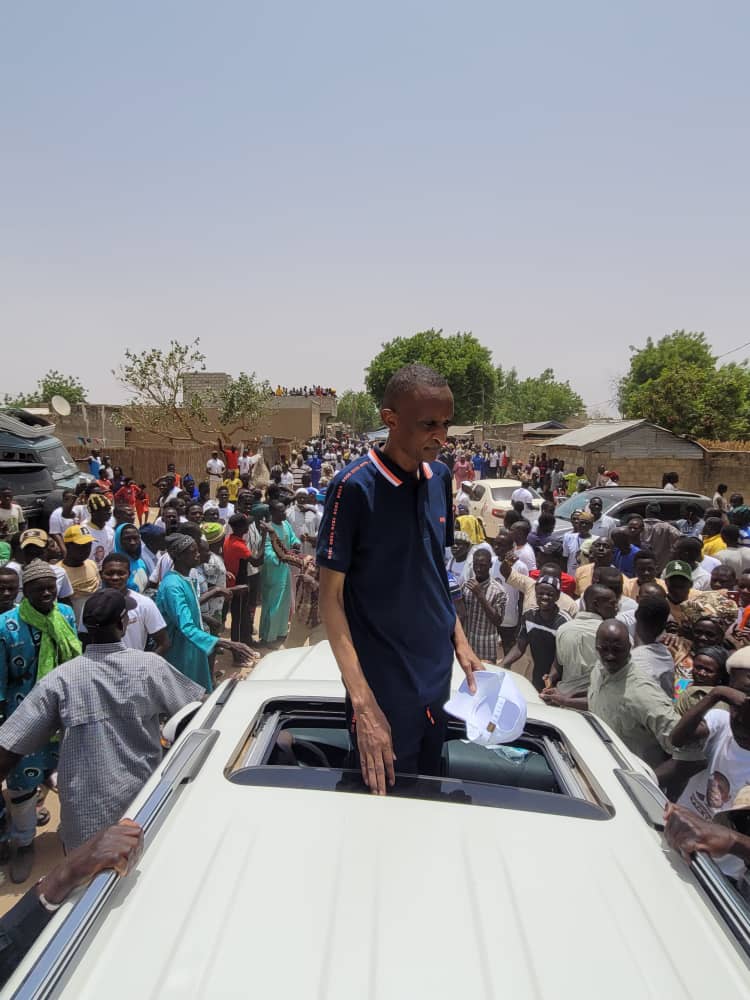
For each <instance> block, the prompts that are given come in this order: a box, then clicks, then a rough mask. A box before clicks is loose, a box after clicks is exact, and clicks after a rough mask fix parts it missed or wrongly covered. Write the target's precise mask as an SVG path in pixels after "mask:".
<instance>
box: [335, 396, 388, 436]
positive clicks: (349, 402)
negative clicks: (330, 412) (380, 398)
mask: <svg viewBox="0 0 750 1000" xmlns="http://www.w3.org/2000/svg"><path fill="white" fill-rule="evenodd" d="M336 414H337V415H336V419H337V420H340V421H341V423H342V424H348V425H349V426H350V427H351V428H352V430H353V431H354V432H355V434H359V433H361V432H362V431H374V430H375V428H377V427H379V426H380V424H381V420H380V411H379V410H378V408H377V406H376V405H375V400H374V399H373V398H372V396H371V395H370V393H369V392H354V391H353V390H352V389H347V391H346V392H344V393H342V394H341V396H339V399H338V404H337V406H336Z"/></svg>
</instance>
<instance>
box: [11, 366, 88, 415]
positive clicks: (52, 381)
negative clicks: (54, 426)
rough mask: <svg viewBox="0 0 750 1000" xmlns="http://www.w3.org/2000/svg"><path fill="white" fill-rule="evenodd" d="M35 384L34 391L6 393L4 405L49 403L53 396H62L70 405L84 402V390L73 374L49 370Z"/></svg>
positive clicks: (39, 404)
mask: <svg viewBox="0 0 750 1000" xmlns="http://www.w3.org/2000/svg"><path fill="white" fill-rule="evenodd" d="M36 385H37V387H36V392H29V393H26V394H23V395H20V396H12V395H9V394H7V393H6V396H5V405H6V406H42V405H43V404H44V403H49V401H50V400H51V399H52V397H53V396H62V397H63V398H64V399H67V401H68V402H69V403H70V404H71V405H72V404H73V403H85V402H86V390H85V389H84V387H83V386H82V385H81V383H80V381H79V380H78V379H77V378H75V376H73V375H63V374H62V372H58V371H55V370H51V371H48V372H47V374H46V375H44V376H43V377H42V378H40V379H39V381H38V382H37V384H36Z"/></svg>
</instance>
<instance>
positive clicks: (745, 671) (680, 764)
mask: <svg viewBox="0 0 750 1000" xmlns="http://www.w3.org/2000/svg"><path fill="white" fill-rule="evenodd" d="M555 464H556V463H553V469H554V465H555ZM605 488H606V487H602V489H603V490H604V489H605ZM727 492H728V491H727V489H726V487H725V486H723V485H722V486H721V487H720V488H719V489H718V490H717V493H716V496H715V497H714V501H716V500H717V498H718V499H721V498H722V497H723V495H724V494H725V493H727ZM604 495H605V496H606V494H604ZM458 510H459V512H460V511H463V513H459V514H458V516H457V518H456V531H455V535H454V544H453V546H452V547H451V549H450V551H449V552H448V553H447V554H446V568H447V570H448V576H449V582H450V585H451V593H452V595H453V599H454V602H455V606H456V611H457V614H458V616H459V618H460V620H461V621H462V623H463V627H464V631H465V633H466V636H467V638H468V640H469V642H470V644H471V646H472V648H473V649H474V650H475V652H476V653H477V655H478V656H479V657H481V659H482V660H484V661H486V662H490V663H501V664H502V665H503V666H504V667H506V668H510V669H512V670H515V671H520V672H522V673H524V674H525V675H526V676H527V677H528V678H529V679H530V680H531V682H532V683H533V685H534V687H536V689H537V690H538V691H539V693H540V697H541V698H542V699H543V701H545V702H546V703H547V704H549V705H555V706H560V707H564V708H568V709H573V710H576V709H577V710H580V709H588V710H590V711H592V712H594V713H595V714H596V715H598V716H599V717H600V718H601V719H603V720H605V721H606V722H607V723H608V725H610V726H611V728H612V729H613V730H614V731H615V732H616V733H617V734H618V735H619V736H620V737H621V739H622V740H623V741H624V743H625V744H626V745H627V746H628V747H629V749H631V750H632V751H633V752H634V753H636V754H637V755H638V756H639V757H640V758H642V759H643V760H644V761H646V762H647V763H648V764H649V765H650V766H651V767H652V768H653V769H654V772H655V774H656V777H657V779H658V780H659V782H660V784H661V785H662V787H663V789H664V790H665V792H666V793H667V795H668V797H669V798H670V800H671V801H673V802H674V803H676V808H677V811H673V813H672V816H673V818H672V821H671V822H672V826H673V827H675V828H679V829H680V830H682V831H683V834H684V836H687V834H686V833H685V831H686V830H688V831H692V834H693V835H694V836H697V835H698V834H697V833H696V831H703V834H705V833H706V828H705V823H706V822H707V821H713V820H714V819H718V820H719V821H720V822H722V823H726V824H728V825H729V826H730V827H731V829H732V830H733V831H734V832H735V833H737V834H738V835H739V836H740V840H741V839H742V836H744V835H745V834H746V833H748V832H750V831H749V830H748V829H746V827H748V826H750V698H749V697H748V696H749V695H750V507H748V506H746V505H745V503H744V499H743V497H742V496H741V495H740V494H733V495H732V496H731V498H730V502H729V503H724V504H722V505H721V506H719V505H718V504H717V505H716V506H714V507H712V508H709V509H707V510H704V509H703V507H702V506H699V505H697V504H696V505H689V506H688V507H687V510H686V517H685V518H683V519H681V520H678V521H677V522H675V523H671V522H669V521H667V520H664V519H663V518H662V516H661V510H660V507H659V505H658V504H656V503H652V504H649V505H648V506H647V507H646V510H645V516H644V517H641V516H639V515H636V514H633V515H631V516H629V517H626V518H625V519H624V521H623V523H620V522H619V521H617V520H615V519H613V518H609V517H607V515H606V514H605V513H604V512H603V510H604V505H603V503H602V497H601V496H597V495H596V494H594V495H591V494H589V502H588V505H587V506H586V508H585V509H583V510H581V511H578V512H575V513H573V515H572V517H571V527H570V530H569V531H567V532H566V533H563V534H562V535H561V536H560V535H559V534H557V533H555V516H554V511H555V503H554V501H553V500H546V501H544V502H543V503H542V504H541V509H540V510H539V511H534V510H533V509H532V508H531V507H530V505H529V504H528V503H524V502H523V500H517V501H516V502H515V503H514V504H513V506H512V508H511V509H510V510H509V511H508V513H507V514H506V515H505V518H504V524H503V527H502V528H500V529H499V531H498V533H497V536H496V537H495V538H491V539H485V538H484V534H483V532H482V528H483V525H482V524H481V523H479V524H477V523H476V522H477V521H478V520H479V519H477V518H475V517H473V516H472V515H470V514H468V508H466V507H462V506H461V505H460V504H459V507H458ZM738 803H741V804H742V806H740V805H739V804H738ZM700 822H702V823H704V826H700ZM742 857H744V855H741V856H739V857H738V856H736V855H735V854H732V855H731V856H729V857H728V858H726V859H722V860H721V867H722V868H723V870H724V871H725V873H726V874H727V875H729V876H732V877H739V876H740V875H743V876H744V870H745V867H744V861H742V860H741V858H742ZM743 887H744V891H745V892H746V893H747V885H746V884H745V883H743Z"/></svg>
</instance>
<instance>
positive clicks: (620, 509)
mask: <svg viewBox="0 0 750 1000" xmlns="http://www.w3.org/2000/svg"><path fill="white" fill-rule="evenodd" d="M648 503H649V501H648V500H647V499H646V497H633V499H632V500H623V502H622V503H621V504H618V505H617V509H616V510H614V511H612V516H613V517H616V518H617V520H618V521H619V522H620V523H621V524H624V523H625V522H626V521H627V519H628V518H629V517H630V516H631V514H638V515H639V517H645V516H646V504H648Z"/></svg>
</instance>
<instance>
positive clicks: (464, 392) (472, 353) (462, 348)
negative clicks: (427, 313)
mask: <svg viewBox="0 0 750 1000" xmlns="http://www.w3.org/2000/svg"><path fill="white" fill-rule="evenodd" d="M408 364H422V365H428V366H429V367H430V368H434V369H435V371H437V372H440V374H441V375H443V376H445V378H446V379H447V380H448V384H449V385H450V387H451V390H452V391H453V398H454V402H455V411H454V419H455V421H456V423H457V424H471V423H474V422H475V421H476V422H481V421H483V420H489V419H490V418H491V417H492V413H493V410H494V407H495V388H496V382H495V370H494V368H493V367H492V355H491V353H490V351H489V349H488V348H486V347H484V346H483V345H482V344H480V343H479V341H478V340H477V339H476V337H474V336H473V334H471V333H455V334H453V335H452V336H444V334H443V331H442V330H424V331H423V332H422V333H416V334H414V336H413V337H396V338H395V339H394V340H390V341H388V343H387V344H383V349H382V350H381V352H380V354H378V355H377V356H376V357H374V358H373V359H372V361H371V362H370V365H369V367H368V368H367V371H366V374H365V383H366V385H367V388H368V390H369V392H370V394H371V395H372V397H373V399H374V400H375V401H376V402H377V404H378V405H379V404H380V401H381V400H382V398H383V392H384V391H385V387H386V384H387V382H388V379H389V378H390V377H391V375H393V374H394V372H396V371H398V369H399V368H401V367H403V365H408Z"/></svg>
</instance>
